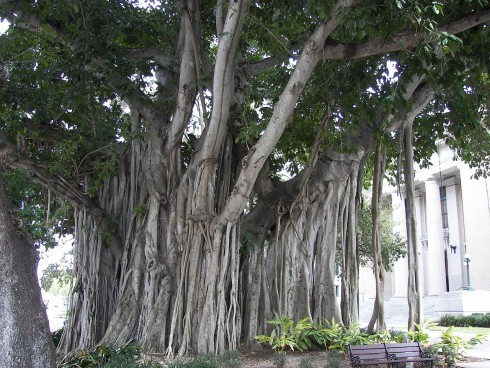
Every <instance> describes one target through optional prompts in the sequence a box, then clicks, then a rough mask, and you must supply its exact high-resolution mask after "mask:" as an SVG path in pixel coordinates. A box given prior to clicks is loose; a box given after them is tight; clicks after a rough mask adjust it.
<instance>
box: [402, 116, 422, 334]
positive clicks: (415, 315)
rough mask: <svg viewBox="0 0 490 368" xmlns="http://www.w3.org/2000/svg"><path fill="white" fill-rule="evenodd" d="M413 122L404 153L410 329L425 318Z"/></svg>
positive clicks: (407, 129) (406, 132)
mask: <svg viewBox="0 0 490 368" xmlns="http://www.w3.org/2000/svg"><path fill="white" fill-rule="evenodd" d="M412 139H413V138H412V124H411V122H409V123H408V124H405V126H404V127H403V143H404V145H403V154H404V167H403V172H404V178H405V193H406V198H405V207H406V210H405V213H406V214H407V222H406V227H407V255H408V269H409V273H408V329H409V330H413V329H414V328H415V323H417V324H421V323H422V320H423V314H422V313H423V309H422V294H421V292H420V290H421V289H420V270H419V265H420V262H419V249H418V248H419V245H418V242H417V233H416V222H415V221H416V220H415V204H414V200H415V189H414V182H413V180H414V175H415V174H414V170H413V146H412Z"/></svg>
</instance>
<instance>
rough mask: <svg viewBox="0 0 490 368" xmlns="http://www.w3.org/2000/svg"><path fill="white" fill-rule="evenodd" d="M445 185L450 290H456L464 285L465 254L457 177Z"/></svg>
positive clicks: (448, 180) (445, 181) (450, 179)
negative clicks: (463, 259)
mask: <svg viewBox="0 0 490 368" xmlns="http://www.w3.org/2000/svg"><path fill="white" fill-rule="evenodd" d="M443 185H445V186H446V198H447V217H448V219H447V221H448V229H449V248H448V268H449V270H448V273H449V275H448V276H449V290H450V291H455V290H459V289H460V288H461V287H462V286H463V274H462V271H463V270H462V268H463V262H461V258H462V256H461V254H462V253H463V254H464V245H463V244H462V236H461V231H460V226H461V225H460V214H459V201H458V193H457V184H456V179H455V178H454V177H453V178H449V179H447V180H444V182H443ZM454 247H456V248H454Z"/></svg>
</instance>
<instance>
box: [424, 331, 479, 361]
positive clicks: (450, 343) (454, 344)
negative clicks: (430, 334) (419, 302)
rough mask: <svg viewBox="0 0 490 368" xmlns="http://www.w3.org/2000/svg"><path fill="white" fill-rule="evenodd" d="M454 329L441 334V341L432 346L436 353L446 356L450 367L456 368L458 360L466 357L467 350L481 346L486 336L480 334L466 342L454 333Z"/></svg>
mask: <svg viewBox="0 0 490 368" xmlns="http://www.w3.org/2000/svg"><path fill="white" fill-rule="evenodd" d="M453 330H454V327H449V328H448V329H447V330H446V331H444V332H443V333H442V334H441V337H440V341H438V342H436V343H435V344H434V345H432V349H433V352H434V353H441V354H442V355H443V356H444V362H445V363H446V364H447V366H448V367H454V365H455V364H456V362H457V361H458V360H461V358H462V357H463V356H464V353H465V351H466V350H467V349H471V348H473V347H474V346H475V345H477V344H481V343H482V342H483V341H484V340H485V339H486V336H485V335H483V334H481V333H479V334H476V335H475V336H474V337H472V338H470V339H469V340H465V339H463V338H462V337H459V336H457V335H455V334H454V333H453Z"/></svg>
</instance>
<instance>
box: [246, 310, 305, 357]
mask: <svg viewBox="0 0 490 368" xmlns="http://www.w3.org/2000/svg"><path fill="white" fill-rule="evenodd" d="M274 316H275V318H274V319H272V320H270V321H267V323H269V324H274V325H276V328H275V329H274V330H273V331H272V332H271V334H270V335H257V336H255V339H256V340H257V341H258V342H259V343H260V344H263V343H267V344H269V345H270V346H271V347H272V349H274V350H275V351H277V352H281V351H285V350H299V351H303V350H306V349H308V348H309V347H311V340H310V336H311V334H312V333H313V331H314V325H313V323H311V322H310V320H309V318H308V317H306V318H303V319H302V320H301V321H299V322H298V323H297V324H296V325H294V321H293V319H292V318H291V317H287V316H282V315H279V314H277V313H274Z"/></svg>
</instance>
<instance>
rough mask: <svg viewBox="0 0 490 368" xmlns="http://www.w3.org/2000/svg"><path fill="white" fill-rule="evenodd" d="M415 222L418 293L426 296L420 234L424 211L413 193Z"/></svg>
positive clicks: (424, 263) (420, 202) (425, 269)
mask: <svg viewBox="0 0 490 368" xmlns="http://www.w3.org/2000/svg"><path fill="white" fill-rule="evenodd" d="M414 202H415V220H416V228H417V229H416V231H417V245H418V250H419V251H418V256H419V257H418V260H419V280H420V281H421V286H422V287H421V289H420V293H421V294H422V295H425V294H426V291H427V282H426V280H427V279H426V277H425V275H426V274H427V266H426V262H427V256H426V254H425V247H424V245H423V244H422V238H423V237H424V234H423V233H422V229H423V228H424V227H425V226H422V223H423V221H424V218H423V216H422V211H423V210H424V209H423V207H422V198H421V196H420V193H418V192H416V193H415V200H414Z"/></svg>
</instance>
